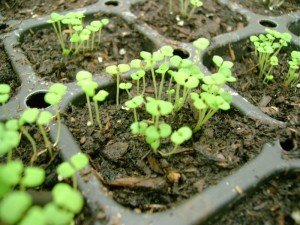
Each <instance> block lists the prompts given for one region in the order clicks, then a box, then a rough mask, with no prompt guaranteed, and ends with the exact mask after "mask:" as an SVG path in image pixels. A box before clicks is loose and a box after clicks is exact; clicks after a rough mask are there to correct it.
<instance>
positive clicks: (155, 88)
mask: <svg viewBox="0 0 300 225" xmlns="http://www.w3.org/2000/svg"><path fill="white" fill-rule="evenodd" d="M151 75H152V80H153V86H154V94H155V99H157V87H156V79H155V73H154V68H153V66H151Z"/></svg>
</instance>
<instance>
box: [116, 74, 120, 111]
mask: <svg viewBox="0 0 300 225" xmlns="http://www.w3.org/2000/svg"><path fill="white" fill-rule="evenodd" d="M119 84H120V74H117V96H116V105H117V106H119V93H120V90H119Z"/></svg>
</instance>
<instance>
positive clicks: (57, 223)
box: [44, 203, 74, 225]
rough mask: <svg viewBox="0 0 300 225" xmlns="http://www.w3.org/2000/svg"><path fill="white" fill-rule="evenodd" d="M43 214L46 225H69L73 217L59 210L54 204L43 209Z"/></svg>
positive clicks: (49, 204) (71, 214)
mask: <svg viewBox="0 0 300 225" xmlns="http://www.w3.org/2000/svg"><path fill="white" fill-rule="evenodd" d="M44 212H45V217H46V219H47V224H51V225H66V224H70V222H71V221H72V219H73V217H74V214H73V213H71V212H68V211H66V210H63V209H61V208H59V207H58V206H56V205H55V204H54V203H48V204H47V205H46V206H45V208H44Z"/></svg>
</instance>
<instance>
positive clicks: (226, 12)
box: [131, 0, 247, 42]
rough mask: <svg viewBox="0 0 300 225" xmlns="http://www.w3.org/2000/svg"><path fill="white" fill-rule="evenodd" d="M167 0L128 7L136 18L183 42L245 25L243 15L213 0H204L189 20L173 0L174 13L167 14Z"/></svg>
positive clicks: (208, 36)
mask: <svg viewBox="0 0 300 225" xmlns="http://www.w3.org/2000/svg"><path fill="white" fill-rule="evenodd" d="M168 2H169V1H160V0H152V1H144V2H143V3H138V4H135V5H133V6H132V7H131V11H132V12H133V13H134V14H135V15H136V16H137V17H138V19H137V20H138V21H139V20H141V21H143V22H145V23H147V24H149V25H151V26H152V28H153V29H154V30H157V31H158V32H159V33H160V34H161V35H162V36H165V37H167V38H170V39H173V40H177V41H182V42H192V41H194V40H196V39H198V38H200V37H205V38H208V39H211V38H212V37H215V36H217V35H219V34H223V33H227V32H230V31H234V30H237V29H241V28H243V27H245V26H246V25H247V21H246V19H245V17H243V16H242V15H240V14H238V13H232V11H230V9H229V8H227V6H225V5H222V4H220V3H218V2H217V1H216V0H212V1H204V3H203V6H202V7H199V8H197V9H196V10H195V13H194V16H193V17H192V18H191V19H190V20H187V19H186V18H182V16H180V13H179V12H180V8H179V7H180V6H179V3H178V4H177V2H176V4H175V1H173V2H174V4H173V13H172V14H170V12H169V4H168Z"/></svg>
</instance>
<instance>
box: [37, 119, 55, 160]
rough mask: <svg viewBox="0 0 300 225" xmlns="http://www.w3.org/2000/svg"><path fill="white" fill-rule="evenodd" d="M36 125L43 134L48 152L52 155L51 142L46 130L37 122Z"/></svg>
mask: <svg viewBox="0 0 300 225" xmlns="http://www.w3.org/2000/svg"><path fill="white" fill-rule="evenodd" d="M38 127H39V129H40V132H41V134H42V136H43V139H44V142H45V145H46V148H47V149H48V150H49V154H50V156H51V157H52V156H53V154H52V147H51V143H50V141H49V138H48V137H47V134H46V131H45V129H44V127H43V126H42V125H40V124H38Z"/></svg>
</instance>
